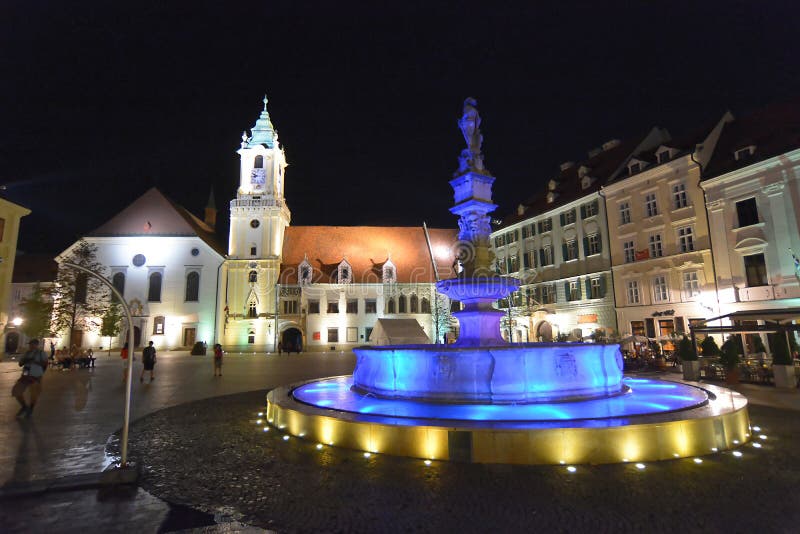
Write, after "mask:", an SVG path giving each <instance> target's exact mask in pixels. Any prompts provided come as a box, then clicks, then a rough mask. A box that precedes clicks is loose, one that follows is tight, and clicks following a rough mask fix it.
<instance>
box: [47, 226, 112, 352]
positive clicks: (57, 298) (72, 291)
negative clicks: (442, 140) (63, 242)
mask: <svg viewBox="0 0 800 534" xmlns="http://www.w3.org/2000/svg"><path fill="white" fill-rule="evenodd" d="M61 261H62V262H63V261H68V262H71V263H75V264H77V265H80V266H81V267H85V268H87V269H89V270H91V271H92V272H95V273H97V274H99V275H100V276H105V273H104V271H105V268H104V267H103V265H102V264H100V262H98V261H97V246H95V245H93V244H90V243H87V242H86V241H84V240H83V239H81V240H80V241H78V242H77V243H76V244H75V245H74V247H73V248H72V250H71V251H70V253H69V254H67V255H66V256H64V257H63V258H62V259H61ZM52 293H53V319H52V329H53V331H54V332H60V333H61V334H62V335H63V336H64V339H65V343H64V344H65V345H66V346H70V345H71V344H72V339H71V338H72V332H73V330H76V329H80V330H83V329H86V330H94V329H97V328H98V327H99V324H98V323H97V318H98V317H101V316H102V315H103V314H104V313H105V311H106V308H107V307H108V296H109V294H110V290H109V289H108V287H106V286H105V285H104V284H103V283H102V282H101V281H100V280H98V279H96V278H95V277H93V276H89V275H87V274H85V273H81V272H80V271H78V270H77V269H72V268H69V267H66V266H64V265H63V264H62V265H59V268H58V276H57V278H56V283H55V286H54V288H53V291H52Z"/></svg>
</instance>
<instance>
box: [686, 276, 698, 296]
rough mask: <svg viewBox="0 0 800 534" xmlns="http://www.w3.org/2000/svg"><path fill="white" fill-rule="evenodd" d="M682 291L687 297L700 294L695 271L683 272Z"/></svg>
mask: <svg viewBox="0 0 800 534" xmlns="http://www.w3.org/2000/svg"><path fill="white" fill-rule="evenodd" d="M683 293H684V295H685V297H686V298H687V299H691V298H694V297H697V296H699V295H700V280H699V278H698V277H697V271H691V272H688V273H683Z"/></svg>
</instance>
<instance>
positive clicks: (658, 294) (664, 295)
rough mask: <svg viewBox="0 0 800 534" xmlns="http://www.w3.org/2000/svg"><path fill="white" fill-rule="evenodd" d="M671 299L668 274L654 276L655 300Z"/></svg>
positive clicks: (664, 300)
mask: <svg viewBox="0 0 800 534" xmlns="http://www.w3.org/2000/svg"><path fill="white" fill-rule="evenodd" d="M667 301H669V287H668V286H667V277H666V276H656V277H655V278H653V302H667Z"/></svg>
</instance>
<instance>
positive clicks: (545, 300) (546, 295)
mask: <svg viewBox="0 0 800 534" xmlns="http://www.w3.org/2000/svg"><path fill="white" fill-rule="evenodd" d="M553 289H554V288H553V286H549V285H548V286H542V304H553V303H554V302H555V301H556V292H555V291H553Z"/></svg>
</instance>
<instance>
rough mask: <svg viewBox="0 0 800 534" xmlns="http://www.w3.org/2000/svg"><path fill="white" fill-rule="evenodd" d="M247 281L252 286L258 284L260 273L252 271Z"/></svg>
mask: <svg viewBox="0 0 800 534" xmlns="http://www.w3.org/2000/svg"><path fill="white" fill-rule="evenodd" d="M247 281H248V282H250V283H251V284H255V283H256V282H258V273H257V272H256V271H250V274H249V275H247Z"/></svg>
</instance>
